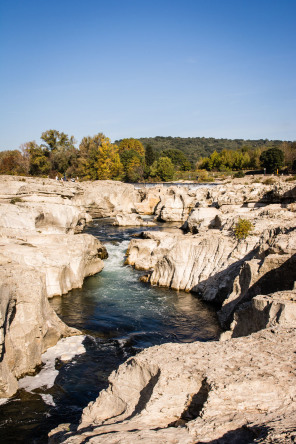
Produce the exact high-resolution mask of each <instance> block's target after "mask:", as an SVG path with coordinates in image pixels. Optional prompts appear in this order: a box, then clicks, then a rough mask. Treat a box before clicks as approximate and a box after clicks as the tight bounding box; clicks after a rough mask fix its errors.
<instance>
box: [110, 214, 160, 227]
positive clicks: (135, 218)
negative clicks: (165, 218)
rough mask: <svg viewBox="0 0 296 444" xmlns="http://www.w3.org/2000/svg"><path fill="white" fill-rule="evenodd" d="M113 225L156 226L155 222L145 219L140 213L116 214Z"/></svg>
mask: <svg viewBox="0 0 296 444" xmlns="http://www.w3.org/2000/svg"><path fill="white" fill-rule="evenodd" d="M113 225H115V226H119V227H129V226H132V227H154V226H155V225H156V223H155V222H153V221H151V220H144V219H143V218H142V217H141V216H140V215H139V214H135V213H131V214H116V216H115V220H114V222H113Z"/></svg>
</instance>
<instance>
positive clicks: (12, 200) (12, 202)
mask: <svg viewBox="0 0 296 444" xmlns="http://www.w3.org/2000/svg"><path fill="white" fill-rule="evenodd" d="M17 202H22V199H21V198H20V197H13V198H12V199H11V200H10V203H11V204H13V205H15V204H16V203H17Z"/></svg>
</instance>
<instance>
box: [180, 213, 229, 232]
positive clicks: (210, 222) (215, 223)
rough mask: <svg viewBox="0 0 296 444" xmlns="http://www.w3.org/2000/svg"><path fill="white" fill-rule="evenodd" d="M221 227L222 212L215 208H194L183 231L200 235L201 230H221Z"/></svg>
mask: <svg viewBox="0 0 296 444" xmlns="http://www.w3.org/2000/svg"><path fill="white" fill-rule="evenodd" d="M220 227H221V211H219V210H217V208H214V207H207V208H205V207H201V208H194V209H193V210H192V211H191V213H190V214H189V217H188V219H187V221H186V222H185V223H184V225H183V227H182V229H183V230H184V231H190V232H191V233H193V234H196V233H198V232H199V231H200V230H201V229H208V228H220Z"/></svg>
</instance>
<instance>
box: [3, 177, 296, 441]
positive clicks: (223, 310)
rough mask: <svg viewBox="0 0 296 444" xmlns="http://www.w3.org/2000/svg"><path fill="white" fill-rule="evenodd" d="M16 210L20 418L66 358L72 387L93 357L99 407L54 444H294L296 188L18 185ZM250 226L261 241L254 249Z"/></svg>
mask: <svg viewBox="0 0 296 444" xmlns="http://www.w3.org/2000/svg"><path fill="white" fill-rule="evenodd" d="M0 209H1V211H0V233H1V234H0V242H1V253H0V264H1V267H0V273H1V284H0V295H1V312H0V316H1V317H0V353H1V359H0V397H1V400H2V403H3V405H2V407H0V408H1V409H3V411H4V412H5V409H7V406H8V405H11V404H12V402H11V401H9V399H13V398H11V397H13V396H14V395H15V394H17V393H19V392H18V390H20V389H22V387H25V386H26V384H29V382H28V379H26V376H25V375H32V374H33V373H34V372H35V371H36V369H37V368H38V366H40V367H41V368H42V370H43V369H44V368H45V367H46V366H47V365H49V364H48V362H49V358H48V361H46V359H47V358H46V357H44V356H45V355H46V354H44V352H46V351H47V352H46V353H50V350H51V347H53V346H56V347H59V344H62V343H64V344H65V348H60V349H59V351H57V352H56V353H57V354H56V355H54V356H55V357H54V361H53V362H55V360H56V367H57V369H55V368H54V365H53V371H57V370H58V369H59V368H61V374H60V375H61V376H60V378H62V377H63V378H66V373H67V371H68V372H69V374H70V371H71V368H73V367H71V362H72V361H73V357H75V358H74V360H76V361H79V356H80V355H81V354H82V355H83V354H84V358H82V361H81V364H79V362H78V364H79V365H80V366H79V365H78V364H77V368H76V370H74V373H75V371H76V374H75V378H76V383H75V384H76V385H75V384H74V385H73V393H72V396H73V397H75V391H79V388H78V387H79V378H80V380H81V381H82V376H81V375H82V374H84V372H85V371H86V373H87V370H86V369H87V368H88V369H89V370H88V371H89V376H86V377H85V379H86V380H87V378H89V385H87V384H86V383H84V382H81V384H82V385H83V384H85V385H87V389H86V393H87V391H88V392H89V395H88V396H89V398H88V399H87V395H83V396H85V400H84V401H85V404H84V406H85V405H86V404H87V402H89V401H91V402H90V403H89V404H88V405H86V407H85V408H84V410H83V413H82V416H81V415H80V411H79V412H78V413H79V415H77V414H76V416H75V415H72V414H71V412H69V414H68V415H67V409H66V408H65V409H64V415H63V420H62V421H60V422H61V423H60V424H59V425H58V427H56V425H53V427H52V429H53V430H51V431H50V433H49V442H50V443H61V442H65V443H85V442H89V443H108V444H112V443H138V442H143V443H148V442H149V443H162V442H163V443H192V444H193V443H205V442H208V443H214V442H215V443H216V442H217V443H218V442H219V443H222V442H239V443H251V442H262V443H263V442H264V443H275V442H277V443H285V442H293V439H295V438H296V429H295V424H296V416H295V401H296V388H295V387H296V386H295V356H296V355H295V352H296V350H295V344H296V343H295V326H296V305H295V304H296V288H295V281H296V231H295V229H296V217H295V214H296V184H295V181H286V180H285V179H284V178H283V177H275V178H274V179H273V183H272V184H265V183H264V178H261V180H255V179H254V178H252V177H250V178H248V179H240V180H239V179H236V180H233V181H232V182H230V183H221V184H215V185H203V186H196V185H194V186H189V185H188V186H183V185H182V186H181V185H171V186H165V185H161V186H153V187H144V186H143V187H141V186H137V187H135V186H133V185H131V184H123V183H120V182H112V181H97V182H92V183H90V182H85V183H67V182H65V183H63V182H58V181H54V180H50V179H32V178H21V177H18V178H16V177H9V176H2V177H1V179H0ZM240 219H244V220H248V221H250V222H251V226H252V230H251V232H250V233H249V235H248V236H247V237H246V238H242V239H238V238H237V237H235V236H234V234H233V233H234V228H235V226H236V224H237V223H238V221H239V220H240ZM82 231H85V232H84V233H82ZM125 250H127V251H126V257H125V264H126V265H125V266H123V260H124V254H125ZM108 255H109V257H108ZM104 262H105V268H104ZM97 273H99V274H97ZM87 276H93V277H90V278H88V279H87V280H86V282H85V284H84V286H83V288H82V289H81V287H82V285H83V282H84V279H85V278H86V277H87ZM139 279H140V282H138V280H139ZM115 285H116V290H115V291H114V292H113V293H112V291H111V290H110V289H112V286H114V288H115ZM96 288H100V294H99V296H98V295H97V296H95V297H94V296H93V295H94V294H96V292H97V290H96ZM70 290H72V291H71V293H69V294H67V295H66V293H68V292H69V291H70ZM137 292H138V293H137ZM62 295H65V296H62ZM114 295H116V297H115V296H114ZM136 307H137V308H136ZM139 307H140V308H139ZM71 310H72V311H71ZM75 312H76V315H73V314H71V315H70V313H75ZM98 319H99V323H100V329H99V332H96V327H94V325H95V323H96V322H98ZM218 322H219V325H220V327H221V329H222V330H220V327H219V325H218ZM82 334H83V336H82ZM85 335H86V336H85ZM85 338H87V339H85ZM63 341H64V342H63ZM67 341H68V342H67ZM71 341H72V342H71ZM87 342H88V343H87ZM56 344H57V345H56ZM94 344H95V345H94ZM98 344H99V348H98ZM105 349H106V353H105V352H104V350H105ZM71 350H72V351H71ZM85 350H86V353H85ZM88 350H93V351H92V353H93V355H92V358H91V359H93V360H92V361H90V362H91V364H89V363H88V361H87V356H88V353H89V352H88ZM94 350H95V351H94ZM142 350H143V351H142ZM114 356H116V359H115V358H114V359H113V357H114ZM71 359H72V361H71ZM67 362H68V363H69V364H67ZM94 362H99V363H100V365H101V367H92V365H93V363H94ZM63 363H66V364H63ZM119 364H120V365H119ZM88 365H89V367H88ZM67 366H68V367H67ZM67 369H68V370H67ZM42 370H41V372H42ZM63 372H64V373H63ZM92 373H95V375H92V376H91V374H92ZM110 373H111V374H110ZM24 376H25V377H24ZM29 377H30V376H29ZM69 377H70V376H69ZM27 378H28V376H27ZM100 378H101V379H100ZM107 378H108V383H107ZM98 380H100V381H102V382H101V383H97V387H95V385H96V381H98ZM22 381H26V382H22ZM30 381H31V380H30ZM30 383H31V382H30ZM22 384H23V385H22ZM27 386H28V385H27ZM61 386H63V385H62V383H61ZM75 387H76V388H75ZM32 391H33V392H34V393H35V395H34V396H36V394H38V391H40V386H39V388H38V389H37V390H36V389H35V391H34V390H33V389H31V392H32ZM40 393H41V392H40ZM50 393H51V392H46V394H43V395H42V396H47V398H46V399H47V400H48V399H49V400H50V402H52V403H54V399H55V396H54V395H55V393H54V392H52V394H50ZM96 393H97V394H98V395H99V396H98V397H97V395H96ZM50 396H51V397H50ZM34 399H35V398H34ZM77 416H81V418H80V419H79V423H78V417H77ZM49 421H50V420H49ZM52 424H54V422H53V423H52ZM5 427H6V425H5V423H3V424H1V427H0V431H1V428H2V429H3V430H5ZM6 442H9V441H6ZM11 442H13V441H11ZM19 442H22V441H19ZM23 442H25V441H23ZM27 442H28V441H27ZM32 442H36V443H37V442H38V440H35V441H33V440H32ZM40 442H42V441H40ZM43 442H44V441H43Z"/></svg>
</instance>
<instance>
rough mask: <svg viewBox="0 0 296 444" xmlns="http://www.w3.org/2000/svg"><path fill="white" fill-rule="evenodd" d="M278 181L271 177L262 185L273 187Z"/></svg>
mask: <svg viewBox="0 0 296 444" xmlns="http://www.w3.org/2000/svg"><path fill="white" fill-rule="evenodd" d="M275 182H276V181H275V180H274V179H272V178H271V177H269V178H268V179H265V180H264V181H263V182H262V183H263V184H264V185H273V184H274V183H275Z"/></svg>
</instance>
